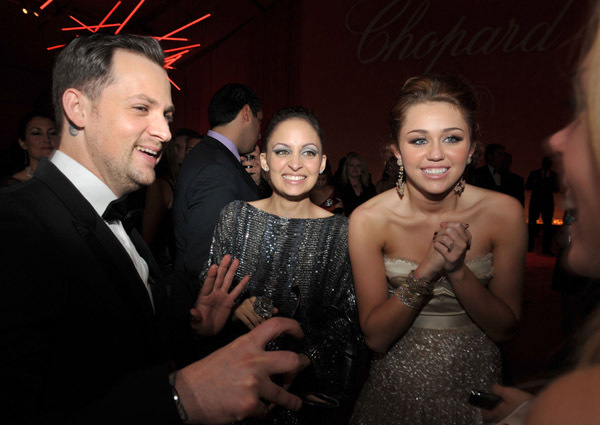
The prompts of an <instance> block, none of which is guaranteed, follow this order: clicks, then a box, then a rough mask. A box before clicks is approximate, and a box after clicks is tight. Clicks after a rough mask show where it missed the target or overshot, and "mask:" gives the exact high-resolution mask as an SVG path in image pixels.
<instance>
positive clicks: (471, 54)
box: [0, 0, 589, 181]
mask: <svg viewBox="0 0 600 425" xmlns="http://www.w3.org/2000/svg"><path fill="white" fill-rule="evenodd" d="M86 1H87V0H86ZM157 2H158V0H147V2H146V4H145V5H144V6H143V7H144V8H146V7H147V8H150V7H151V6H152V5H153V4H156V3H157ZM9 3H10V4H7V3H3V4H2V5H1V7H0V12H2V13H0V15H1V16H0V23H2V24H3V25H2V27H1V28H0V33H1V34H2V35H3V38H2V39H1V44H0V47H2V48H3V51H4V52H5V56H4V58H5V59H4V60H3V61H0V72H1V73H2V78H1V81H2V85H1V86H0V89H1V90H2V99H1V102H0V103H1V105H2V111H0V120H1V124H2V125H3V126H4V127H5V128H6V129H8V131H7V132H6V134H7V136H6V137H4V138H3V139H2V146H3V147H6V146H7V145H8V144H9V143H11V142H12V141H13V139H14V137H15V135H16V121H17V118H18V116H19V115H20V114H21V113H22V112H24V111H25V110H27V109H29V108H30V107H31V105H33V104H34V103H43V98H44V96H45V95H46V87H47V82H48V80H49V79H48V75H49V64H50V63H51V59H52V57H53V55H54V53H52V52H47V51H45V46H48V45H52V44H53V43H54V40H53V37H54V36H53V34H54V33H55V32H56V31H57V30H56V29H52V28H51V24H52V22H47V23H46V24H44V25H37V26H33V25H31V24H30V21H27V22H25V21H24V19H25V18H23V17H22V16H19V15H18V13H17V12H15V11H16V10H17V7H16V6H15V4H14V2H9ZM69 3H70V4H78V5H79V6H81V7H85V5H86V4H88V5H90V6H89V7H91V4H90V3H86V2H85V1H83V0H72V1H71V2H69ZM79 3H81V4H79ZM123 3H124V7H126V8H127V7H129V8H131V7H132V6H134V5H135V4H137V1H135V0H124V1H123ZM102 4H104V5H105V7H104V8H105V9H106V10H109V9H110V7H111V6H112V4H114V1H112V0H97V1H96V2H94V3H93V7H94V8H98V7H99V5H102ZM130 6H131V7H130ZM177 8H179V9H180V10H179V16H178V17H175V12H177ZM182 9H186V10H188V11H192V12H190V16H183V17H182V16H181V13H180V12H181V10H182ZM160 10H162V12H161V13H158V14H156V15H155V16H154V15H153V16H145V17H144V20H145V21H144V25H146V26H148V27H152V26H155V27H156V26H159V25H160V24H161V23H162V24H164V21H172V22H171V23H170V24H169V25H170V27H169V28H175V27H176V24H178V25H181V24H183V23H186V22H190V21H191V20H193V19H195V18H197V17H199V16H201V15H203V14H204V13H212V17H211V18H210V19H208V20H206V21H204V22H202V23H200V24H199V25H197V26H195V27H193V28H191V29H190V30H187V31H188V33H186V35H188V36H191V39H192V40H194V41H197V42H201V43H202V47H201V48H200V49H198V50H197V51H196V53H195V54H194V55H190V56H186V57H184V59H182V60H181V61H179V62H178V63H177V64H176V67H177V69H176V70H175V71H173V72H172V73H171V77H172V79H173V80H174V81H175V82H176V83H177V84H178V85H179V86H180V87H181V89H182V90H181V91H177V90H175V89H174V90H173V98H174V102H175V106H176V110H177V112H176V118H175V124H174V128H178V127H182V126H187V127H192V128H195V129H197V130H199V131H201V132H205V131H206V130H207V129H208V128H207V127H208V124H207V121H208V120H207V117H206V110H207V106H208V102H209V100H210V97H211V96H212V94H213V93H214V92H215V91H216V90H217V89H218V88H219V87H220V86H222V85H223V84H225V83H227V82H232V81H236V82H242V83H246V84H248V85H250V86H251V87H253V88H254V89H255V91H256V92H257V93H258V94H259V96H260V97H261V99H262V101H263V105H264V112H265V120H268V119H269V118H270V116H271V115H272V113H273V112H274V111H275V110H277V109H279V108H281V107H283V106H287V105H293V104H302V105H304V106H307V107H309V108H311V109H313V110H314V111H315V112H316V113H317V115H318V116H319V117H320V119H321V121H322V125H323V128H324V133H325V137H326V152H327V154H328V155H329V158H330V160H331V163H332V166H333V167H334V169H335V167H336V166H337V163H338V160H339V159H340V158H341V157H342V156H343V155H345V154H346V153H347V152H349V151H356V152H359V153H361V154H362V155H364V156H365V158H366V159H367V161H368V163H369V167H370V171H371V172H372V175H373V180H374V181H376V180H378V179H379V176H380V173H381V168H382V167H381V165H382V160H381V147H382V146H384V145H385V144H386V143H387V142H388V129H387V114H388V111H389V109H390V107H391V105H392V104H393V102H394V99H395V97H396V95H397V93H398V91H399V89H400V87H401V86H402V83H403V82H404V81H405V80H406V79H407V78H409V77H411V76H414V75H418V74H422V73H425V72H427V71H433V72H438V73H442V72H451V73H457V74H461V75H462V76H464V77H466V78H467V79H469V80H470V81H471V82H472V83H473V84H474V85H475V86H476V87H477V90H478V92H479V94H480V97H481V108H480V120H479V121H480V124H481V135H482V137H481V142H482V144H486V143H491V142H494V143H502V144H504V145H505V146H506V147H507V150H508V151H509V152H510V153H512V154H513V171H514V172H516V173H518V174H520V175H522V176H523V177H527V174H528V173H529V171H530V170H532V169H534V168H537V167H538V166H539V162H540V157H541V156H542V154H543V150H542V144H543V142H544V140H545V139H546V138H547V136H548V135H550V134H551V133H552V132H553V131H555V130H557V129H558V128H560V127H561V126H562V125H563V124H565V123H566V122H567V121H568V120H569V118H570V116H571V107H570V98H571V77H572V73H573V69H574V64H575V63H576V62H577V59H578V57H579V50H580V44H581V37H580V35H581V33H582V32H583V31H584V30H585V23H586V21H587V16H588V10H589V5H588V2H587V1H579V0H563V1H552V2H550V1H547V0H530V1H526V2H524V1H522V0H327V1H323V0H254V1H253V0H218V1H217V0H211V1H198V0H178V1H175V2H171V3H168V2H167V3H165V2H161V9H160ZM192 15H193V16H192ZM100 18H101V16H100ZM100 18H99V19H100ZM56 19H58V18H56ZM177 19H179V22H178V23H177V22H176V20H177ZM63 23H64V21H63ZM34 46H35V50H34V53H31V52H32V49H31V48H30V47H34ZM34 55H35V56H39V57H40V58H41V61H38V62H36V61H34V60H33V59H34Z"/></svg>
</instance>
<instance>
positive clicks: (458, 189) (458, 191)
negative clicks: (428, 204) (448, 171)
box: [454, 175, 465, 196]
mask: <svg viewBox="0 0 600 425" xmlns="http://www.w3.org/2000/svg"><path fill="white" fill-rule="evenodd" d="M464 191H465V176H464V175H463V176H460V180H459V181H458V182H457V183H456V185H455V186H454V193H455V195H456V196H460V195H462V193H463V192H464Z"/></svg>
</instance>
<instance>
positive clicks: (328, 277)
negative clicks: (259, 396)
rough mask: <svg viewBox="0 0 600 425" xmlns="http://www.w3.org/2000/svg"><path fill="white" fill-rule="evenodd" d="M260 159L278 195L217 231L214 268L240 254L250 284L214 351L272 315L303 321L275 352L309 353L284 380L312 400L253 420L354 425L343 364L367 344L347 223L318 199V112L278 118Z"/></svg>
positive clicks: (293, 111) (226, 219)
mask: <svg viewBox="0 0 600 425" xmlns="http://www.w3.org/2000/svg"><path fill="white" fill-rule="evenodd" d="M260 160H261V167H262V168H263V170H264V171H265V172H266V173H268V177H269V181H270V184H271V186H272V188H273V194H272V196H271V197H269V198H266V199H262V200H259V201H255V202H250V203H246V202H242V201H235V202H233V203H231V204H229V205H227V206H226V207H225V208H224V209H223V211H222V212H221V216H220V218H219V221H218V223H217V225H216V228H215V232H214V236H213V242H212V246H211V251H210V257H209V262H208V266H210V265H211V264H212V263H216V262H218V261H219V260H220V258H221V257H222V256H223V255H225V254H231V255H232V257H233V258H237V259H239V260H240V264H239V267H238V269H237V272H236V278H237V279H241V278H242V277H243V276H245V275H249V276H250V281H249V283H248V284H247V285H246V287H245V288H244V290H243V291H242V293H241V294H240V296H239V297H238V302H239V305H238V307H237V308H236V309H235V310H234V312H233V314H232V317H231V320H230V322H229V323H228V324H227V326H226V328H225V329H224V330H223V331H222V332H221V334H220V335H219V336H218V341H215V344H214V345H213V348H218V347H219V346H222V345H224V344H225V343H227V342H228V341H229V340H231V339H233V338H235V337H237V336H239V335H240V334H242V333H245V332H247V331H248V330H249V329H252V328H254V327H255V326H257V325H259V324H260V323H261V322H263V321H264V320H266V319H268V317H269V316H270V315H271V314H274V315H279V316H284V317H291V318H294V319H296V320H298V322H299V323H300V325H301V326H302V329H303V331H304V339H303V340H300V341H291V340H289V339H286V340H279V341H278V340H275V341H273V342H271V343H270V346H268V348H271V349H279V348H286V349H292V350H294V351H296V352H298V353H300V357H301V359H302V361H301V367H300V369H299V370H298V371H296V373H295V374H293V376H282V377H280V379H281V382H283V383H284V384H285V385H284V386H286V387H287V386H290V391H291V392H292V393H295V394H297V395H299V396H300V397H301V398H302V399H303V401H304V403H303V407H302V409H301V410H300V412H292V411H288V410H284V409H280V408H278V407H275V408H274V409H273V410H271V412H270V413H269V416H268V417H267V418H266V419H261V420H252V419H249V420H246V421H245V422H244V423H255V422H257V423H272V424H302V423H312V424H314V423H347V420H348V416H349V412H350V409H349V408H348V407H347V406H341V407H337V406H338V405H340V403H341V404H342V405H343V401H344V400H345V398H346V396H347V391H348V389H349V388H350V385H349V382H351V381H352V378H350V377H348V376H347V374H346V372H347V370H346V369H345V368H344V367H343V365H344V362H345V359H347V351H348V349H350V351H352V349H360V348H361V345H362V344H363V341H362V338H361V337H360V329H359V326H358V315H357V311H356V304H355V297H354V287H353V281H352V271H351V267H350V259H349V255H348V242H347V229H348V227H347V226H348V225H347V218H346V217H344V216H342V215H339V214H335V215H334V214H332V213H331V212H329V211H326V210H324V209H323V208H320V207H319V206H317V205H315V204H313V203H312V202H311V200H310V198H309V192H310V190H311V189H312V188H313V186H314V185H315V183H316V181H317V178H318V176H319V172H322V171H323V170H324V168H325V164H326V158H325V155H323V144H322V137H321V130H320V126H319V123H318V121H317V120H316V118H315V117H314V115H313V114H312V113H311V112H310V111H308V110H306V109H304V108H288V109H284V110H282V111H280V112H278V113H277V114H276V115H275V116H274V117H273V119H272V120H271V122H270V123H269V125H268V126H267V129H266V132H265V146H264V152H263V153H261V155H260ZM270 303H272V304H270ZM363 346H364V345H363ZM336 407H337V408H336ZM344 408H345V410H344ZM344 411H345V412H346V417H345V422H344V419H343V418H344ZM316 421H320V422H316ZM323 421H325V422H323Z"/></svg>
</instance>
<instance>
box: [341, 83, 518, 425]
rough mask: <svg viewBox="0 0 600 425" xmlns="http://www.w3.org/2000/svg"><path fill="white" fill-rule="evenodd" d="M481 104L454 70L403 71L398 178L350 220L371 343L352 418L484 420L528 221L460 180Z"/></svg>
mask: <svg viewBox="0 0 600 425" xmlns="http://www.w3.org/2000/svg"><path fill="white" fill-rule="evenodd" d="M475 110H476V102H475V98H474V95H473V92H472V90H471V89H470V86H469V85H468V84H467V83H466V82H464V81H462V80H461V79H458V78H456V77H451V76H426V77H417V78H412V79H410V80H408V81H407V82H406V83H405V85H404V87H403V89H402V92H401V94H400V97H399V98H398V101H397V102H396V104H395V106H394V107H393V109H392V111H391V113H390V129H391V133H390V134H391V135H392V136H393V137H394V138H395V142H396V143H397V147H398V154H397V157H398V164H399V166H400V173H399V181H398V185H397V188H396V189H391V190H388V191H386V192H383V193H382V194H380V195H378V196H376V197H375V198H373V199H371V200H369V201H368V202H366V203H365V204H363V205H361V206H360V207H358V208H357V209H356V210H355V211H354V213H353V215H352V217H351V219H350V225H349V249H350V257H351V262H352V270H353V274H354V280H355V287H356V297H357V305H358V309H359V317H360V324H361V328H362V331H363V333H364V335H365V339H366V342H367V345H368V346H369V347H370V348H371V349H372V350H374V351H375V352H377V353H378V354H377V355H376V356H375V358H374V360H373V362H372V364H371V370H370V374H369V378H368V379H367V382H366V384H365V386H364V388H363V390H362V393H361V395H360V397H359V399H358V401H357V404H356V406H355V410H354V413H353V417H352V423H353V424H377V425H385V424H412V425H415V424H436V425H439V424H480V423H483V419H482V416H481V411H480V410H479V409H478V408H475V407H473V406H470V405H469V404H468V398H469V393H470V390H474V389H475V390H483V391H489V390H490V387H491V385H492V384H493V383H496V382H499V381H500V380H501V361H500V353H499V351H498V348H497V346H496V343H497V342H500V341H504V340H506V339H508V338H510V337H511V336H512V334H513V332H514V331H515V328H516V326H517V323H518V321H519V318H520V315H521V286H522V281H523V272H524V266H525V253H526V245H527V231H526V227H525V221H524V215H523V208H522V206H521V204H520V203H519V202H518V201H517V200H516V199H514V198H511V197H509V196H507V195H504V194H500V193H496V192H492V191H488V190H485V189H481V188H478V187H474V186H470V185H467V184H465V182H464V178H463V174H464V171H465V168H466V167H467V165H468V164H469V163H471V162H472V161H473V159H472V155H473V152H474V142H473V140H474V133H475V131H476V124H475Z"/></svg>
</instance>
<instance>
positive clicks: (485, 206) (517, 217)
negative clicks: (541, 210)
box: [465, 185, 525, 222]
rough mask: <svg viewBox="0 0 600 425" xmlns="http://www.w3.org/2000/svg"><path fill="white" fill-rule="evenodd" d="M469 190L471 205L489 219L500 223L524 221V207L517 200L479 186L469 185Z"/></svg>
mask: <svg viewBox="0 0 600 425" xmlns="http://www.w3.org/2000/svg"><path fill="white" fill-rule="evenodd" d="M468 189H469V203H470V204H471V205H472V207H473V208H475V209H476V210H478V213H479V214H483V215H484V216H485V217H488V219H493V220H497V221H498V222H514V221H523V220H524V217H525V216H524V212H523V206H522V205H521V203H520V202H519V201H518V200H517V199H516V198H514V197H512V196H509V195H506V194H504V193H499V192H494V191H493V190H488V189H483V188H480V187H477V186H471V185H468ZM466 192H467V191H465V193H466Z"/></svg>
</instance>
